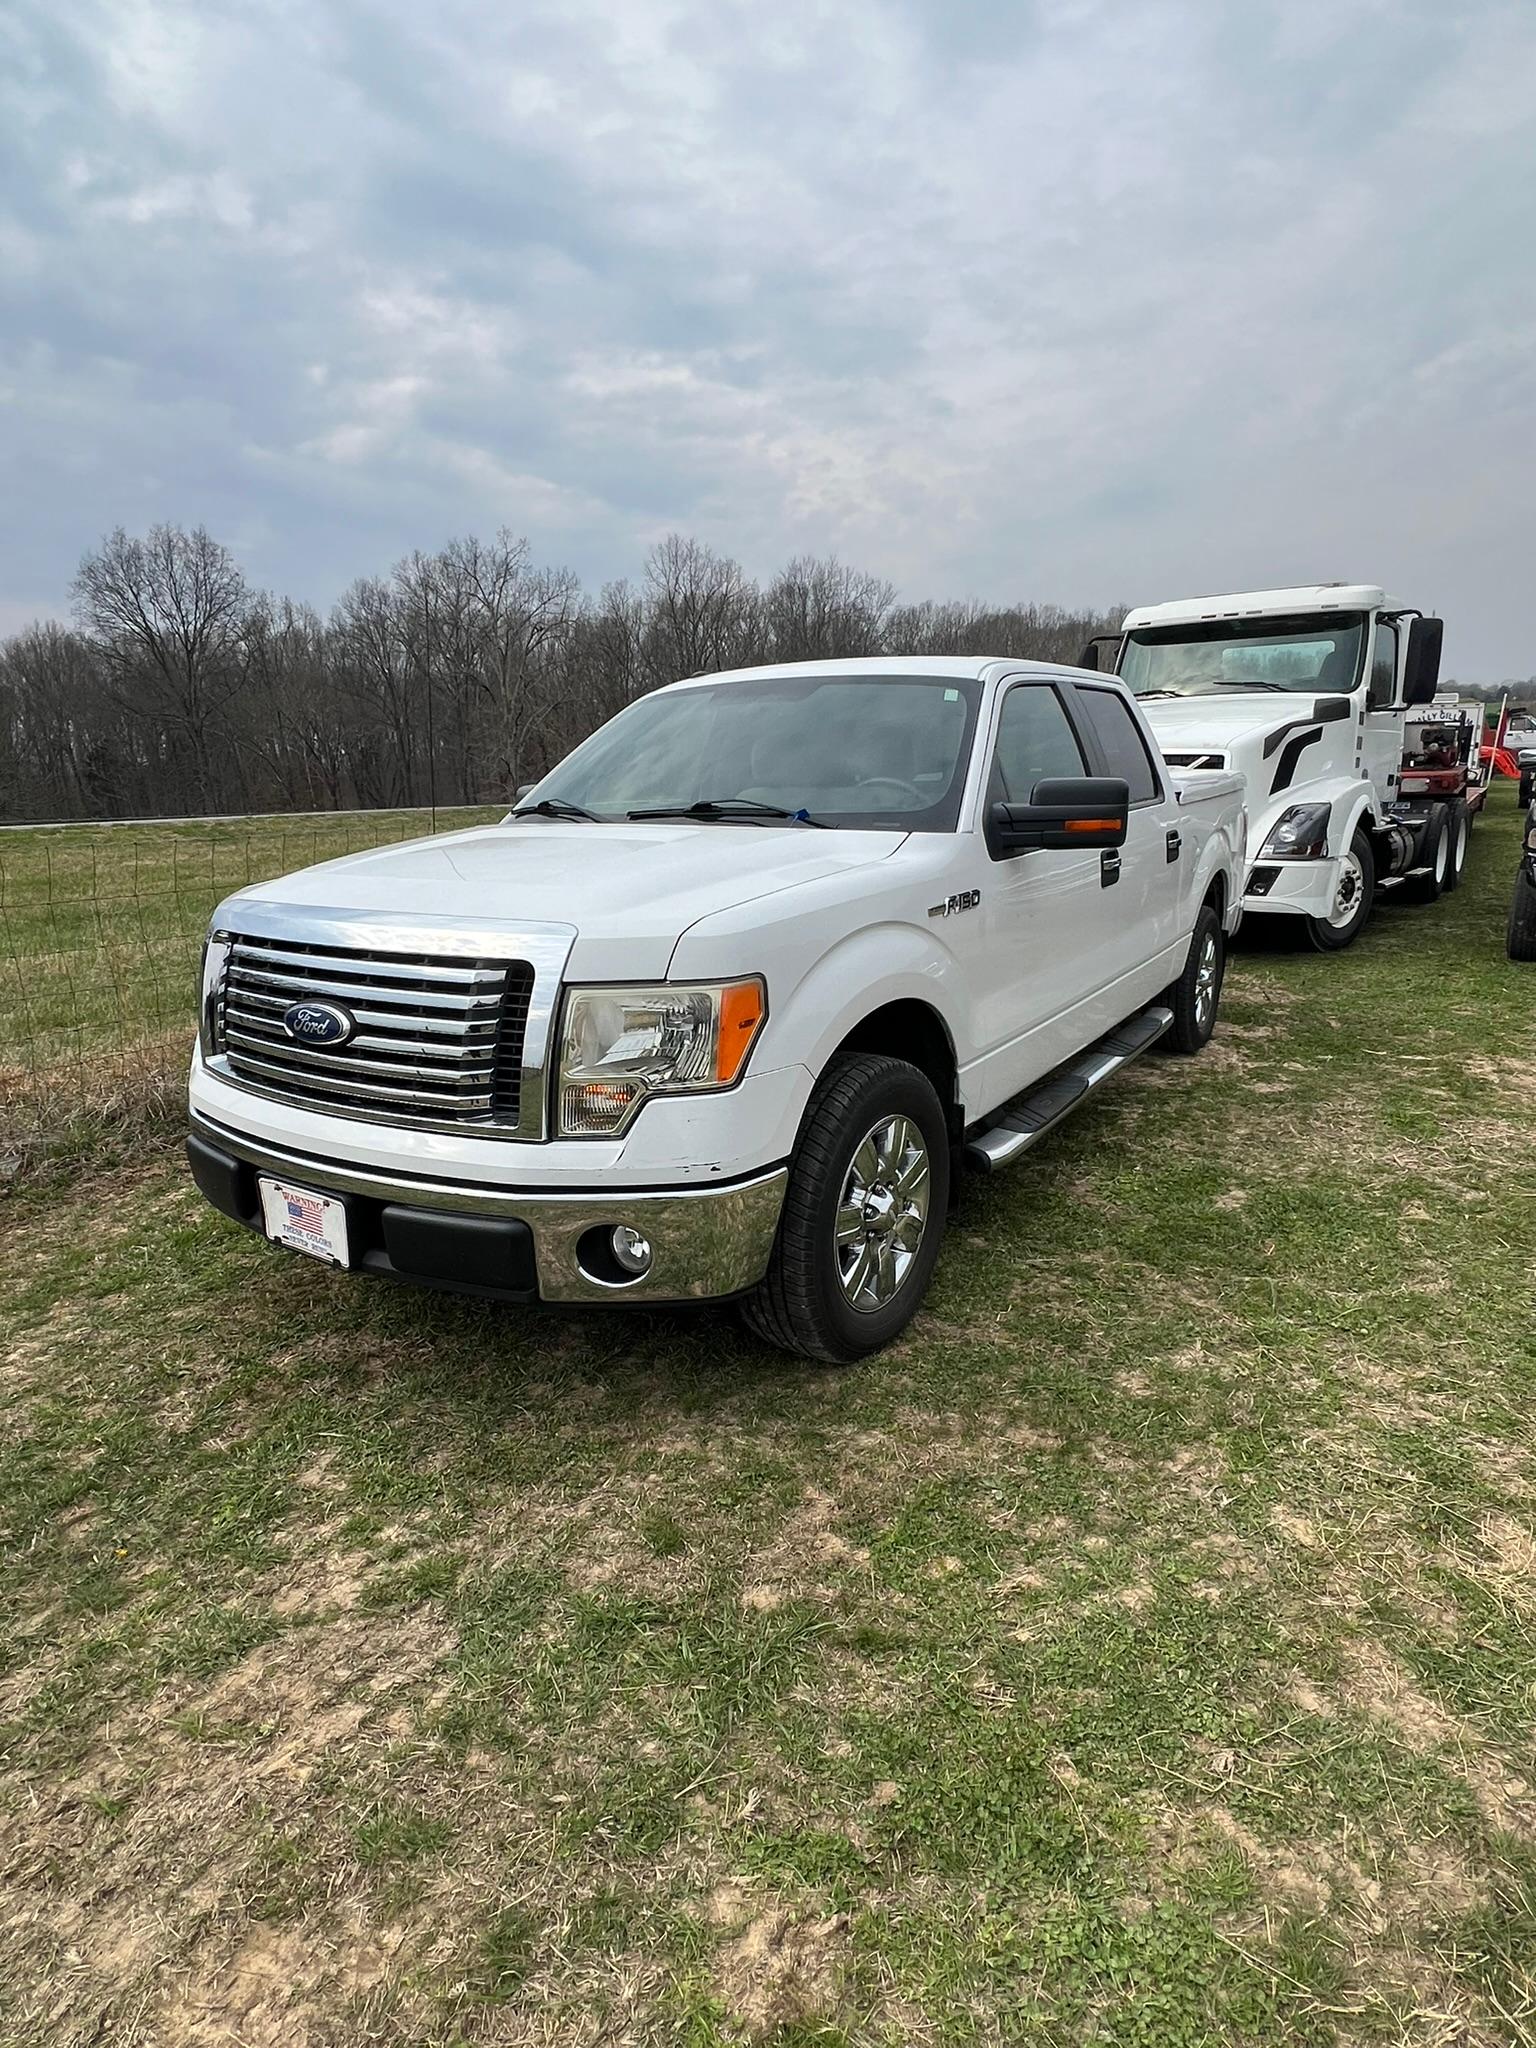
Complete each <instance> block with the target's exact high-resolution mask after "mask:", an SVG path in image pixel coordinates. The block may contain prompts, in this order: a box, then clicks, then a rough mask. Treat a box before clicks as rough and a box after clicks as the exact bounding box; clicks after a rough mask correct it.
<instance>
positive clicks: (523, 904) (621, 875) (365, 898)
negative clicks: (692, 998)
mask: <svg viewBox="0 0 1536 2048" xmlns="http://www.w3.org/2000/svg"><path fill="white" fill-rule="evenodd" d="M906 837H907V835H906V834H905V833H904V832H890V831H883V832H845V831H836V832H823V831H817V830H816V829H815V828H814V827H812V826H808V825H785V826H778V825H721V824H708V825H706V824H698V823H689V822H684V821H679V822H678V823H676V824H674V823H672V822H670V821H660V822H657V823H654V824H627V825H589V824H584V823H577V822H574V821H573V822H572V823H569V824H567V823H565V822H563V821H560V820H544V819H528V820H518V821H508V822H507V823H505V824H501V825H489V826H479V827H476V828H474V829H472V830H470V831H468V832H452V833H444V834H443V835H442V836H441V837H440V838H436V839H413V840H407V841H406V842H405V843H404V844H402V845H399V846H380V847H376V848H374V849H372V850H371V851H370V852H367V853H353V854H347V855H345V856H343V858H341V859H340V860H328V861H322V862H321V863H320V864H319V865H318V866H316V867H312V868H303V869H301V870H300V871H299V872H298V873H297V874H292V875H284V876H282V877H281V878H280V879H279V880H277V881H274V882H263V883H261V884H259V885H258V886H257V887H255V888H253V889H246V890H242V891H241V894H240V896H239V897H237V898H235V899H233V901H232V902H231V904H230V905H229V906H227V908H228V913H229V917H230V920H231V922H232V923H233V924H234V925H235V926H236V927H237V928H238V923H239V908H238V906H239V904H240V903H241V902H261V903H280V904H287V905H292V906H295V907H302V906H312V907H314V908H315V909H317V910H359V911H362V910H368V911H375V910H379V911H392V912H395V913H397V914H398V915H399V916H400V917H402V918H408V917H410V916H413V915H417V916H429V917H432V918H433V919H435V920H437V921H439V922H441V921H442V920H444V919H449V920H451V919H453V918H455V917H460V916H462V918H463V919H464V921H465V923H466V924H472V925H478V924H485V923H487V922H490V923H498V924H499V923H505V924H506V925H508V926H509V927H512V928H515V927H516V926H517V925H519V924H523V923H528V924H557V925H563V926H565V927H566V928H567V929H569V928H570V927H572V926H574V927H575V930H576V934H577V937H576V944H575V947H574V948H573V951H572V956H571V964H570V969H569V971H570V972H572V973H573V974H574V973H580V974H583V975H601V976H605V977H608V978H612V979H622V978H650V977H655V976H660V975H663V974H665V973H666V971H667V963H668V961H669V960H670V959H671V956H672V951H673V948H674V947H675V945H676V943H677V941H678V939H679V938H680V937H681V936H682V934H683V933H684V932H685V931H686V930H687V929H688V927H689V926H690V925H692V924H695V923H697V922H698V920H699V919H700V918H702V917H709V916H711V915H712V914H714V913H715V912H717V911H721V910H731V909H735V908H737V907H738V906H739V905H741V904H743V903H749V902H752V901H754V900H755V899H757V898H758V897H763V896H772V895H776V894H778V892H779V891H780V890H783V889H792V888H794V887H795V886H796V885H797V884H800V883H804V882H815V881H820V880H822V879H823V878H825V877H827V876H829V875H835V874H839V873H843V872H847V871H848V870H851V869H855V868H861V867H868V866H870V865H871V864H872V863H874V862H876V861H882V860H888V859H889V858H890V856H891V855H892V854H893V853H894V852H895V851H896V849H897V847H899V846H900V845H901V844H902V842H903V840H904V839H905V838H906ZM223 914H224V913H223V912H221V913H220V915H221V917H222V916H223Z"/></svg>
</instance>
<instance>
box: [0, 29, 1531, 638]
mask: <svg viewBox="0 0 1536 2048" xmlns="http://www.w3.org/2000/svg"><path fill="white" fill-rule="evenodd" d="M66 15H67V21H66V19H65V17H66ZM0 37H4V38H6V39H7V40H6V41H5V42H0V300H3V325H0V462H3V468H4V474H5V475H6V476H7V477H8V478H9V479H10V480H11V481H12V482H13V484H16V485H18V486H19V488H16V489H13V490H12V491H10V492H7V493H6V494H5V497H4V500H3V503H0V628H3V627H4V626H6V625H14V624H15V623H16V622H17V621H18V620H19V619H20V618H22V617H24V616H26V615H28V614H29V613H30V612H31V611H32V610H58V609H60V608H61V607H62V605H63V603H64V598H65V591H66V588H67V584H68V581H69V577H70V575H71V573H72V571H73V568H74V565H75V562H76V560H77V558H78V556H79V553H80V551H81V549H82V547H84V546H85V545H87V544H88V543H90V542H91V541H92V540H94V538H95V537H96V535H97V534H98V533H99V532H100V531H101V530H102V529H103V528H105V527H107V526H109V525H111V524H113V523H116V522H117V521H122V522H123V523H125V524H126V525H128V526H130V527H143V526H145V525H147V524H148V523H149V522H151V521H152V520H155V519H159V518H169V519H180V520H183V521H186V522H189V523H190V522H192V521H196V520H202V521H204V522H206V523H207V524H208V525H209V526H210V527H212V528H213V529H214V530H215V531H216V532H217V533H219V534H220V536H221V537H222V538H224V539H226V540H228V541H229V542H230V543H231V544H232V545H233V546H234V547H235V548H236V549H237V550H238V551H239V553H240V555H241V557H242V559H243V560H244V562H245V563H246V566H247V567H248V569H249V570H250V572H251V573H252V574H253V575H254V576H256V577H257V578H259V579H260V580H262V581H265V582H268V583H270V584H273V585H275V586H277V587H280V588H283V589H286V590H290V591H292V592H294V593H295V594H300V595H308V596H311V597H313V598H315V599H317V600H318V601H320V602H322V603H323V602H326V601H328V600H329V599H330V598H331V597H333V596H334V595H335V594H336V593H337V591H338V590H339V589H340V588H341V586H342V585H343V584H344V583H345V582H346V581H347V580H348V579H349V578H350V577H351V576H353V575H355V574H357V573H359V572H361V571H364V570H371V569H376V568H382V567H384V566H386V565H387V564H388V562H389V561H390V560H391V559H392V558H393V557H394V556H395V555H397V554H399V553H401V552H404V551H405V550H407V549H408V548H410V547H413V546H417V545H434V544H436V543H437V542H439V541H440V540H442V539H443V538H445V537H446V536H447V535H448V534H450V533H453V532H462V531H466V530H471V529H479V530H488V529H490V528H493V527H495V526H496V525H498V524H503V523H505V524H507V525H510V526H512V527H513V528H515V529H517V530H519V531H524V532H526V533H527V534H528V535H529V537H530V539H531V540H532V542H533V544H534V546H535V549H536V550H537V552H538V553H539V554H540V555H541V556H543V557H544V558H545V559H550V560H559V561H566V562H569V563H570V564H571V565H572V566H574V567H576V568H577V569H579V570H580V571H581V572H582V574H583V575H584V576H586V577H588V578H589V579H591V580H593V581H597V580H600V579H601V578H603V577H605V576H608V575H615V574H624V573H633V572H634V571H635V570H636V568H637V567H638V565H639V563H640V561H641V559H642V557H643V555H644V552H645V550H646V548H647V547H648V546H649V545H650V543H651V542H652V541H653V540H654V539H655V538H656V537H657V536H658V535H660V534H661V533H663V532H665V531H666V530H668V529H669V528H671V527H682V528H684V529H686V530H689V531H691V532H695V533H697V534H699V535H700V537H701V538H704V539H706V540H708V541H710V542H711V543H712V544H714V545H716V546H718V547H722V548H725V549H728V550H731V551H733V552H736V553H738V554H740V555H741V556H742V557H743V559H744V560H745V561H746V562H747V564H748V566H749V567H750V568H752V569H754V570H757V571H762V570H765V569H768V568H770V567H772V566H773V565H775V564H776V563H777V562H779V561H780V560H782V559H783V558H784V557H785V556H786V555H788V554H789V553H791V552H795V551H799V550H802V549H818V550H822V549H836V550H837V551H839V552H840V553H842V554H843V555H844V556H845V557H846V558H848V559H850V560H853V561H856V562H857V563H859V564H860V565H861V566H865V567H869V568H872V569H875V570H878V571H880V572H881V573H883V574H885V575H888V576H890V577H891V578H892V579H893V580H894V581H895V582H896V583H897V584H898V585H899V586H901V588H902V589H903V591H904V592H906V593H907V594H910V595H922V594H940V593H946V594H974V595H983V596H991V597H997V598H1006V597H1011V596H1018V595H1029V596H1035V597H1040V598H1055V599H1058V600H1061V601H1063V602H1078V601H1081V602H1090V601H1106V600H1109V599H1112V598H1114V597H1124V598H1126V599H1145V598H1153V597H1158V596H1167V595H1173V594H1177V593H1179V592H1181V591H1186V590H1189V589H1191V588H1194V589H1214V588H1221V587H1232V586H1235V585H1245V584H1252V583H1264V582H1279V581H1289V580H1292V579H1293V578H1294V579H1302V578H1312V577H1328V576H1371V577H1380V578H1381V579H1382V580H1384V581H1387V582H1388V583H1390V584H1391V585H1392V586H1393V587H1394V588H1396V589H1397V590H1398V591H1399V592H1400V593H1401V594H1402V595H1403V596H1404V597H1406V598H1409V599H1410V600H1414V601H1419V602H1425V603H1437V604H1439V605H1441V606H1442V607H1443V608H1444V610H1445V612H1446V615H1447V620H1448V656H1449V664H1450V666H1451V667H1452V668H1453V669H1456V670H1458V671H1459V672H1460V673H1462V674H1463V675H1466V676H1469V677H1478V678H1482V677H1487V676H1495V675H1499V674H1503V673H1525V672H1529V670H1530V669H1531V667H1532V665H1533V661H1532V654H1531V641H1530V636H1529V634H1528V632H1527V630H1526V627H1525V621H1524V618H1523V615H1522V612H1523V607H1522V606H1521V604H1520V599H1521V598H1522V597H1523V592H1524V586H1525V581H1526V579H1527V577H1528V573H1529V572H1528V569H1527V566H1526V565H1527V563H1528V561H1529V559H1530V554H1531V548H1532V543H1533V540H1536V530H1533V529H1536V522H1533V520H1532V515H1531V512H1530V509H1529V507H1530V504H1531V499H1532V492H1531V486H1530V478H1529V473H1528V472H1529V464H1530V457H1531V453H1532V449H1533V446H1536V439H1533V434H1532V428H1533V425H1536V370H1533V364H1536V347H1533V344H1536V282H1533V279H1536V271H1533V265H1532V262H1531V255H1532V251H1533V248H1536V233H1533V229H1536V218H1533V216H1536V197H1533V195H1536V129H1533V123H1532V115H1531V112H1530V109H1531V108H1532V107H1533V106H1536V14H1533V13H1532V10H1531V9H1530V7H1529V5H1528V4H1526V0H1467V4H1464V5H1462V6H1460V7H1458V8H1455V9H1447V8H1444V7H1443V6H1440V5H1437V4H1416V0H1284V4H1282V5H1268V4H1258V0H1256V4H1253V5H1250V6H1245V7H1242V8H1236V7H1228V6H1225V5H1222V4H1219V0H1150V4H1146V5H1143V6H1141V7H1138V8H1135V9H1130V8H1126V7H1124V6H1123V5H1111V4H1108V0H1035V4H1033V5H1019V4H1009V0H987V4H976V5H972V6H968V7H965V8H956V7H954V6H953V5H944V6H941V5H939V4H938V0H848V4H846V5H844V6H842V7H839V8H837V9H827V8H825V7H823V6H821V5H819V4H816V0H784V4H782V5H781V6H779V7H778V8H776V9H773V10H764V9H762V8H760V7H757V6H755V5H748V4H746V0H727V4H719V0H715V4H711V5H705V4H704V0H645V4H636V0H571V4H564V5H541V4H538V0H533V4H525V5H522V6H520V7H518V8H516V9H507V10H489V9H485V8H483V7H479V6H472V5H470V4H468V0H448V4H445V5H438V6H436V7H434V8H431V9H423V8H419V7H412V6H409V5H406V4H403V0H383V4H379V0H375V4H367V5H365V4H361V0H346V4H343V0H332V4H321V5H314V4H310V5H302V4H293V0H262V4H252V5H249V6H247V7H245V8H242V9H240V10H212V9H207V8H203V7H198V6H195V5H182V6H178V5H172V4H164V0H155V4H150V0H77V4H76V5H75V6H73V7H72V8H70V9H69V10H59V9H56V8H54V7H53V6H51V5H49V4H47V0H22V5H21V7H20V10H19V11H18V10H17V9H16V8H15V7H14V6H13V8H12V10H11V11H10V12H9V14H8V16H7V21H6V25H5V26H4V27H0Z"/></svg>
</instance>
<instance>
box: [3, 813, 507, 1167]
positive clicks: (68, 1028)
mask: <svg viewBox="0 0 1536 2048" xmlns="http://www.w3.org/2000/svg"><path fill="white" fill-rule="evenodd" d="M498 815H500V813H499V812H498V811H494V810H459V811H445V810H439V811H437V812H436V814H435V817H433V816H432V815H429V814H428V813H427V812H425V811H370V812H350V813H349V812H337V813H332V814H319V815H315V816H309V817H303V818H298V817H288V816H276V817H259V818H238V819H228V820H218V821H213V820H194V821H189V822H186V823H177V824H164V823H154V824H135V823H131V822H128V823H119V822H112V823H104V824H99V825H76V826H69V827H66V828H62V829H49V828H35V829H25V830H20V831H14V832H12V831H7V832H0V1178H3V1177H5V1176H6V1175H9V1174H14V1173H15V1172H16V1171H18V1169H19V1168H20V1166H21V1165H22V1163H23V1162H24V1161H25V1160H26V1159H27V1158H28V1157H29V1156H31V1155H33V1154H36V1153H38V1152H47V1151H50V1150H57V1149H58V1148H59V1147H61V1146H63V1145H67V1144H68V1143H69V1142H70V1141H71V1140H72V1139H74V1138H76V1137H78V1136H79V1135H80V1134H82V1133H84V1132H87V1131H89V1130H91V1129H93V1128H96V1129H99V1128H102V1127H110V1126H113V1125H123V1124H127V1123H128V1122H130V1121H133V1120H142V1119H144V1118H146V1117H152V1116H155V1115H161V1114H168V1113H174V1112H178V1111H179V1106H180V1099H181V1096H182V1093H183V1091H184V1088H185V1082H186V1069H187V1061H188V1058H189V1056H190V1052H191V1046H192V1037H193V1033H194V1031H195V1030H196V1023H197V973H198V960H199V956H200V953H201V949H202V942H203V935H204V933H205V932H206V930H207V927H208V920H209V918H210V916H211V915H212V913H213V911H214V909H215V907H216V906H217V905H218V903H219V902H220V901H221V900H222V899H223V898H224V897H225V896H227V895H229V894H230V892H231V891H232V890H235V889H239V888H242V887H244V886H245V885H246V884H247V883H250V882H261V881H268V880H270V879H271V878H272V877H274V876H276V875H283V874H289V873H291V872H292V871H293V870H294V869H296V868H302V867H308V866H310V865H312V864H313V863H314V862H316V861H321V860H331V859H334V858H335V857H336V856H338V855H340V854H344V853H356V852H360V851H362V850H363V849H365V848H367V847H371V846H380V845H385V844H389V843H392V842H398V841H399V840H402V839H413V838H416V837H419V836H421V835H422V834H424V833H426V832H427V831H428V830H429V829H432V827H433V826H434V825H435V828H436V829H437V830H438V831H448V830H456V829H458V828H459V827H461V826H463V825H468V824H478V823H484V822H489V821H490V820H491V819H492V818H494V817H496V816H498Z"/></svg>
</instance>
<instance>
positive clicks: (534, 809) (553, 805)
mask: <svg viewBox="0 0 1536 2048" xmlns="http://www.w3.org/2000/svg"><path fill="white" fill-rule="evenodd" d="M512 815H513V817H514V818H585V819H586V820H587V822H588V824H589V825H600V824H601V823H602V822H603V821H602V819H601V818H600V817H599V816H598V815H597V813H596V811H584V810H583V809H582V807H581V805H580V804H572V803H567V802H566V800H565V798H564V797H563V796H541V797H540V798H539V800H538V802H537V803H536V804H523V805H522V806H521V807H520V808H519V809H517V810H515V811H514V812H513V813H512Z"/></svg>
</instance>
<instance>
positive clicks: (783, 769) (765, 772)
mask: <svg viewBox="0 0 1536 2048" xmlns="http://www.w3.org/2000/svg"><path fill="white" fill-rule="evenodd" d="M980 691H981V686H980V684H979V683H977V682H974V681H970V680H966V679H960V680H956V679H953V678H950V677H933V678H929V677H926V676H899V677H897V676H890V677H885V676H869V677H867V678H866V677H860V678H858V679H855V678H853V677H850V676H837V675H830V676H815V677H806V676H764V677H762V678H761V679H748V680H745V681H741V682H730V683H714V684H711V683H699V684H694V685H691V686H690V687H689V688H687V689H684V690H666V691H661V692H659V693H658V694H656V695H655V696H651V697H641V698H640V699H638V701H637V702H635V703H633V704H631V705H630V706H629V707H628V708H627V709H626V710H624V711H621V712H620V713H619V715H618V717H617V718H614V719H611V720H610V721H609V723H608V724H607V725H605V726H603V727H602V728H601V729H600V730H599V731H597V732H595V733H594V734H593V735H592V737H591V738H590V739H589V740H585V741H583V743H582V744H581V745H580V746H579V747H578V748H577V749H576V751H575V752H574V753H573V754H570V755H568V756H567V757H566V759H565V760H564V761H562V762H561V763H560V765H559V767H557V768H552V769H551V770H550V772H549V774H548V775H546V776H545V778H544V780H543V781H542V782H541V783H539V784H538V786H537V787H536V788H535V789H533V790H532V791H531V792H530V793H529V794H528V796H526V797H525V798H524V799H523V801H522V803H521V804H519V806H518V808H519V809H520V810H524V809H527V808H528V807H529V806H531V805H533V804H537V803H541V802H547V803H550V804H552V805H558V804H579V805H580V806H581V808H582V810H584V811H589V812H591V813H592V814H593V815H594V816H595V817H598V818H602V819H613V818H625V817H628V816H629V815H630V813H632V812H634V811H642V810H648V811H654V810H659V809H671V808H673V807H676V808H678V809H686V808H687V806H689V805H690V804H701V805H703V804H719V805H721V806H722V807H724V808H725V809H726V810H727V811H728V810H729V807H730V806H731V805H732V804H733V803H740V804H742V805H743V806H744V807H745V808H746V810H747V813H748V815H747V816H746V817H745V818H739V817H737V816H736V815H735V814H732V815H731V822H732V823H733V824H735V823H750V822H752V819H751V815H750V813H751V806H752V805H754V804H760V805H763V806H773V807H775V808H777V809H780V810H783V811H785V812H787V813H790V814H793V813H795V812H799V811H804V812H806V813H807V814H808V815H809V816H810V817H812V818H814V819H815V820H816V821H817V822H818V823H819V824H824V825H845V826H864V827H870V828H876V827H882V826H893V827H896V828H898V829H900V830H903V831H911V832H950V831H953V830H954V826H955V820H956V818H957V817H958V816H959V812H960V797H961V793H962V790H963V786H964V782H965V766H966V762H967V761H968V759H969V758H970V738H971V730H972V727H973V726H974V724H975V721H976V707H977V702H978V700H979V697H980ZM758 822H760V823H761V822H764V816H763V814H762V813H760V814H759V817H758ZM766 822H768V823H773V822H776V821H775V820H773V819H772V818H771V817H769V818H767V820H766Z"/></svg>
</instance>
